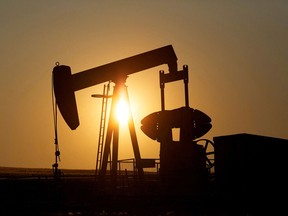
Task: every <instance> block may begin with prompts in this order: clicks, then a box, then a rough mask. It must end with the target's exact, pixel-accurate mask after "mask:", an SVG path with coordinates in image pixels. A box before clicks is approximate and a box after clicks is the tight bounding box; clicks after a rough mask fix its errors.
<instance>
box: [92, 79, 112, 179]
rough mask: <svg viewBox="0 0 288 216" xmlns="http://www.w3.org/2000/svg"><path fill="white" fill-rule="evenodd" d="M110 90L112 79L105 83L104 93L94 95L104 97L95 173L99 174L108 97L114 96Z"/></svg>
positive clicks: (94, 95)
mask: <svg viewBox="0 0 288 216" xmlns="http://www.w3.org/2000/svg"><path fill="white" fill-rule="evenodd" d="M109 90H110V81H109V82H108V84H107V85H104V88H103V94H102V95H99V94H93V95H91V96H92V97H95V98H102V106H101V117H100V127H99V128H100V129H99V136H98V148H97V154H96V168H95V174H99V173H98V172H99V170H100V168H101V166H102V157H103V147H104V141H105V129H106V118H107V105H108V98H112V95H109Z"/></svg>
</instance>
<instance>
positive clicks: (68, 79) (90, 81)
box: [53, 45, 177, 130]
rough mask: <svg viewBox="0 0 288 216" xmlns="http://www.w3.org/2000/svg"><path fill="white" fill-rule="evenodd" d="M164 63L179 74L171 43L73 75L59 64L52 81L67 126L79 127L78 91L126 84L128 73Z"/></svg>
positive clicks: (54, 70) (171, 70)
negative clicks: (101, 85)
mask: <svg viewBox="0 0 288 216" xmlns="http://www.w3.org/2000/svg"><path fill="white" fill-rule="evenodd" d="M162 64H168V67H169V72H170V73H177V57H176V54H175V52H174V49H173V47H172V46H171V45H168V46H165V47H162V48H158V49H155V50H152V51H148V52H145V53H142V54H139V55H135V56H132V57H129V58H126V59H122V60H119V61H115V62H112V63H109V64H106V65H102V66H99V67H95V68H92V69H88V70H85V71H82V72H79V73H75V74H71V68H70V67H69V66H65V65H59V66H56V67H54V69H53V81H54V92H55V97H56V102H57V105H58V108H59V110H60V112H61V114H62V116H63V118H64V120H65V121H66V123H67V124H68V126H69V127H70V128H71V129H72V130H74V129H76V128H77V127H78V126H79V118H78V112H77V106H76V99H75V94H74V92H75V91H78V90H81V89H84V88H88V87H91V86H93V85H98V84H101V83H104V82H107V81H110V80H111V81H112V82H114V83H119V82H123V81H124V83H125V80H126V78H127V76H128V75H130V74H133V73H136V72H139V71H142V70H146V69H149V68H152V67H156V66H158V65H162Z"/></svg>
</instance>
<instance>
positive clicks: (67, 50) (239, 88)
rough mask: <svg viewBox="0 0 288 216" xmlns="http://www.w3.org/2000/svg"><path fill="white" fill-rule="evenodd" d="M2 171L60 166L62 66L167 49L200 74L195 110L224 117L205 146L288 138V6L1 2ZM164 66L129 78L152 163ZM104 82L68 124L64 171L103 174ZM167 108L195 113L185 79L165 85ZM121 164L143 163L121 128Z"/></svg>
mask: <svg viewBox="0 0 288 216" xmlns="http://www.w3.org/2000/svg"><path fill="white" fill-rule="evenodd" d="M0 32H1V34H0V35H1V40H0V46H1V52H0V59H1V64H0V72H1V80H0V90H1V91H0V101H1V108H0V110H1V112H0V113H1V116H0V137H1V147H0V166H11V167H32V168H38V167H39V168H50V167H51V165H52V164H53V163H54V124H53V112H52V89H51V76H52V70H53V67H54V66H55V62H60V64H63V65H69V66H70V67H71V69H72V73H78V72H80V71H83V70H86V69H90V68H93V67H96V66H100V65H103V64H107V63H110V62H113V61H116V60H120V59H124V58H127V57H130V56H133V55H136V54H139V53H143V52H146V51H150V50H153V49H156V48H160V47H163V46H166V45H170V44H171V45H172V46H173V48H174V50H175V52H176V55H177V57H178V69H179V70H180V69H182V66H183V65H184V64H186V65H188V66H189V99H190V107H192V108H195V109H199V110H201V111H203V112H204V113H206V114H207V115H208V116H210V117H211V118H212V125H213V126H212V129H211V130H210V131H209V132H208V133H207V134H206V135H205V136H203V138H207V139H211V140H212V139H213V137H215V136H222V135H229V134H237V133H250V134H257V135H263V136H271V137H279V138H284V139H288V112H287V111H288V63H287V59H288V40H287V38H288V1H285V0H283V1H281V0H275V1H270V0H242V1H240V0H239V1H236V0H235V1H224V0H223V1H222V0H220V1H212V0H208V1H201V0H195V1H193V0H191V1H184V0H180V1H173V0H157V1H130V0H118V1H97V0H95V1H92V0H85V1H80V0H58V1H56V0H50V1H47V0H25V1H20V0H1V1H0ZM159 70H164V71H167V65H162V66H158V67H155V68H151V69H149V70H145V71H141V72H139V73H136V74H133V75H131V76H129V77H128V79H127V82H126V84H127V86H128V91H129V97H130V102H131V107H132V112H133V117H134V121H135V126H136V133H137V136H138V142H139V146H140V151H141V156H142V157H143V158H158V157H159V143H158V142H156V141H153V140H150V139H149V138H148V137H146V136H145V135H144V134H143V132H142V131H141V130H140V121H141V119H142V118H144V117H145V116H147V115H148V114H150V113H152V112H156V111H160V109H161V107H160V88H159ZM103 85H104V83H103V84H100V85H96V86H93V87H90V88H87V89H83V90H80V91H78V92H76V100H77V105H78V112H79V118H80V126H79V127H78V128H77V129H76V130H75V131H72V130H70V128H69V127H68V126H67V125H66V123H65V122H64V120H63V118H62V117H61V116H60V114H59V116H58V123H59V124H58V136H59V137H58V138H59V146H60V151H61V162H60V168H77V169H78V168H79V169H94V168H95V160H96V150H97V142H98V133H99V120H100V111H101V100H100V99H95V98H92V97H91V95H92V94H95V93H102V90H103ZM165 96H166V100H167V106H166V108H167V109H175V108H179V107H181V106H184V91H183V85H182V82H176V83H172V84H168V85H167V87H166V89H165ZM120 135H121V139H120V141H119V145H120V146H119V151H120V155H119V158H120V159H121V158H131V157H133V154H132V147H131V144H130V139H129V136H128V134H127V129H126V128H124V127H123V128H120Z"/></svg>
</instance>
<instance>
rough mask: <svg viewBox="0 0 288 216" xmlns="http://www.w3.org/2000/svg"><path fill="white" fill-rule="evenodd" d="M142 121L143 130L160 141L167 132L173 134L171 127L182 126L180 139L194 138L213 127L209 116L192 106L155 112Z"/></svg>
mask: <svg viewBox="0 0 288 216" xmlns="http://www.w3.org/2000/svg"><path fill="white" fill-rule="evenodd" d="M141 123H142V126H141V129H142V131H143V132H144V133H145V134H146V135H147V136H148V137H150V138H151V139H153V140H157V141H158V142H161V141H165V140H164V139H165V138H166V136H167V133H170V136H172V131H171V130H170V129H171V128H180V140H194V139H197V138H199V137H202V136H203V135H205V134H206V133H207V132H208V131H209V130H210V129H211V127H212V125H211V118H210V117H209V116H207V115H206V114H205V113H203V112H201V111H200V110H197V109H193V108H190V107H181V108H178V109H174V110H164V111H159V112H154V113H151V114H149V115H148V116H146V117H145V118H143V119H142V121H141ZM184 128H185V129H186V130H185V129H184ZM167 129H169V130H168V131H167ZM165 130H166V131H165ZM163 135H164V137H163Z"/></svg>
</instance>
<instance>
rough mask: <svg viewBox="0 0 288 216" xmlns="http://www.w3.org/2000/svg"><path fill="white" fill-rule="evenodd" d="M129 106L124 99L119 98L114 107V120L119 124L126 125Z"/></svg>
mask: <svg viewBox="0 0 288 216" xmlns="http://www.w3.org/2000/svg"><path fill="white" fill-rule="evenodd" d="M129 110H130V109H129V105H128V102H127V100H125V98H124V97H120V98H119V100H118V103H117V105H116V119H117V120H118V122H119V124H122V125H123V124H126V123H127V122H128V120H129Z"/></svg>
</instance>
